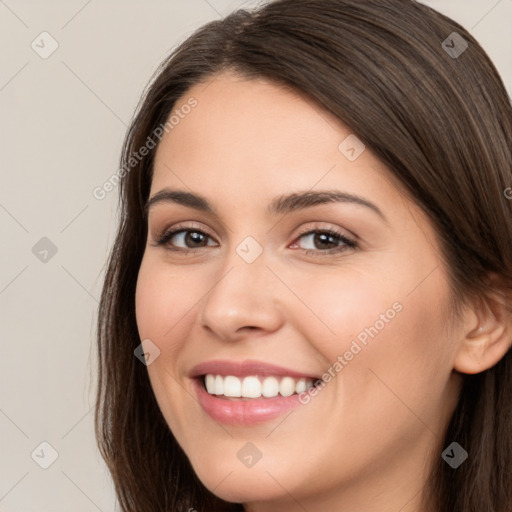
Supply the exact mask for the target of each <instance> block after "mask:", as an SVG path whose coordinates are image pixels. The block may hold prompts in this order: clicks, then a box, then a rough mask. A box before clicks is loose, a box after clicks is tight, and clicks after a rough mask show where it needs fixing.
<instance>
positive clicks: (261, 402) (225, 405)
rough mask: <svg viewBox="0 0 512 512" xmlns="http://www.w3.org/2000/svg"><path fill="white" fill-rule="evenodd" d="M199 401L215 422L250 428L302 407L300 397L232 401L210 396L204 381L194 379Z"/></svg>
mask: <svg viewBox="0 0 512 512" xmlns="http://www.w3.org/2000/svg"><path fill="white" fill-rule="evenodd" d="M192 382H193V385H194V388H195V391H196V394H197V399H198V401H199V403H200V404H201V407H202V408H203V409H204V411H205V412H206V413H207V414H208V415H209V416H210V417H211V418H212V419H214V420H215V421H217V422H219V423H224V424H227V425H239V426H249V425H254V424H256V423H263V422H265V421H269V420H271V419H274V418H277V417H278V416H280V415H281V414H284V413H285V412H287V411H289V410H291V409H294V408H295V407H298V406H299V405H300V401H299V395H291V396H276V397H275V398H247V399H236V400H231V399H229V398H220V397H218V396H215V395H210V393H208V392H207V391H206V389H204V387H203V383H202V379H193V381H192Z"/></svg>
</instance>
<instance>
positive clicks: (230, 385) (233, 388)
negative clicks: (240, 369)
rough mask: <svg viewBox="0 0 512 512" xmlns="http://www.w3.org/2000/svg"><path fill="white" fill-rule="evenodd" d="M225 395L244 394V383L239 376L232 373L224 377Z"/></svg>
mask: <svg viewBox="0 0 512 512" xmlns="http://www.w3.org/2000/svg"><path fill="white" fill-rule="evenodd" d="M224 396H232V397H240V396H242V383H241V382H240V379H239V378H238V377H233V376H232V375H228V376H227V377H224Z"/></svg>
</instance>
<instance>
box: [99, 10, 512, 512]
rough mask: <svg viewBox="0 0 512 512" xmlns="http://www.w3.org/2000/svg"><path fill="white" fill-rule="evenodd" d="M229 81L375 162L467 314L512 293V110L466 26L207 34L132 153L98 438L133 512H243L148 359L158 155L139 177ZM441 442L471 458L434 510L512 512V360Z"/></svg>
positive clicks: (420, 20)
mask: <svg viewBox="0 0 512 512" xmlns="http://www.w3.org/2000/svg"><path fill="white" fill-rule="evenodd" d="M453 32H457V34H458V35H459V36H460V37H461V38H462V40H463V41H465V42H466V43H467V45H468V46H467V48H466V49H465V51H462V52H461V53H460V54H458V55H457V54H453V52H452V53H451V54H450V51H449V50H448V48H447V47H446V46H447V45H446V44H445V43H443V41H446V40H447V38H449V37H453ZM462 40H460V39H458V40H457V41H458V44H459V43H460V42H461V41H462ZM448 41H450V44H448V47H449V48H453V47H454V45H455V43H454V42H453V39H448ZM459 48H460V49H462V50H463V49H464V45H462V46H459ZM228 69H229V70H234V71H236V72H238V73H239V74H241V75H243V76H246V77H248V78H253V77H254V78H255V77H263V78H267V79H271V80H273V81H274V82H275V83H279V84H282V85H286V86H288V87H291V88H292V89H294V90H298V91H301V92H303V93H306V94H307V95H309V97H311V98H313V99H314V100H316V101H317V102H318V104H319V105H321V106H322V107H324V108H326V109H327V110H329V111H330V112H332V113H334V114H335V115H336V116H337V117H338V118H339V119H340V120H342V121H343V122H344V123H345V124H346V125H347V126H349V127H350V128H351V131H352V132H353V133H355V134H356V135H357V137H359V138H360V139H361V140H362V141H363V142H364V144H366V145H367V146H368V147H370V148H372V150H373V151H374V153H375V154H376V155H377V157H379V158H380V159H381V160H382V162H383V163H385V164H386V165H387V166H388V167H389V169H390V171H391V172H392V174H393V175H394V177H395V178H396V179H397V182H399V183H400V184H401V185H403V187H404V189H405V190H406V191H407V193H408V194H409V195H410V196H411V197H412V198H413V200H414V201H415V202H416V204H417V205H418V206H419V207H420V208H421V209H422V210H423V211H424V212H425V213H426V214H427V215H428V218H429V219H430V221H431V222H432V224H433V226H434V227H435V229H436V231H437V234H438V237H439V240H440V242H441V246H442V251H443V257H444V258H445V261H446V263H447V266H448V268H449V278H450V282H451V284H452V291H453V296H454V297H456V301H455V302H454V311H456V312H457V311H458V310H457V308H458V307H459V306H460V305H461V304H462V303H464V301H465V300H466V299H467V298H468V297H469V296H471V295H472V294H480V295H481V294H485V293H486V292H487V291H488V290H489V288H488V287H489V284H488V282H487V281H486V276H487V275H488V273H489V272H493V273H495V274H497V275H498V276H499V277H500V278H501V279H502V280H503V282H505V283H507V284H508V283H511V282H512V259H511V255H512V204H511V201H509V200H507V199H506V197H505V195H506V194H505V195H504V190H506V189H507V187H510V186H512V150H511V148H512V108H511V103H510V99H509V97H508V95H507V92H506V89H505V87H504V85H503V83H502V81H501V79H500V77H499V75H498V73H497V71H496V69H495V67H494V65H493V64H492V62H491V61H490V59H489V58H488V56H487V55H486V54H485V52H484V51H483V49H482V48H481V46H480V45H479V44H478V43H477V41H475V39H474V38H473V37H472V36H471V35H470V34H469V33H468V32H467V31H466V30H465V29H464V28H463V27H462V26H460V25H459V24H457V23H455V22H454V21H452V20H450V19H448V18H446V17H445V16H443V15H441V14H439V13H437V12H435V11H434V10H432V9H430V8H429V7H427V6H425V5H422V4H419V3H417V2H415V1H413V0H386V1H382V0H358V1H354V0H277V1H274V2H271V3H269V4H267V5H265V6H263V7H261V8H259V9H258V10H255V11H252V12H251V11H246V10H239V11H236V12H234V13H232V14H231V15H229V16H227V17H226V18H224V19H223V20H220V21H213V22H210V23H208V24H207V25H205V26H203V27H202V28H200V29H199V30H197V31H196V32H195V33H194V34H193V35H192V36H191V37H189V38H188V39H187V40H186V41H185V42H183V43H182V44H181V45H180V46H179V47H178V48H177V49H176V50H175V51H174V52H173V53H172V55H171V56H170V57H169V58H167V59H166V60H165V61H164V62H163V63H162V64H161V66H160V68H159V69H158V71H157V73H156V76H155V77H154V78H153V79H152V81H151V82H150V85H149V86H148V88H147V89H146V91H145V93H144V95H143V97H142V100H141V102H140V104H139V107H138V109H137V112H136V114H135V116H134V119H133V121H132V123H131V126H130V128H129V130H128V133H127V136H126V139H125V143H124V147H123V155H122V159H121V169H124V171H123V172H122V173H120V176H121V177H122V179H121V182H120V198H121V202H120V208H121V215H120V224H119V228H118V233H117V238H116V240H115V244H114V246H113V249H112V252H111V255H110V259H109V264H108V270H107V273H106V278H105V283H104V288H103V292H102V296H101V303H100V307H99V316H98V349H99V385H98V395H97V402H96V410H95V426H96V436H97V441H98V446H99V449H100V452H101V454H102V456H103V458H104V460H105V461H106V464H107V466H108V468H109V470H110V472H111V474H112V477H113V481H114V484H115V489H116V493H117V496H118V499H119V503H120V505H121V507H122V510H123V511H124V512H150V511H158V512H163V511H188V510H189V509H194V510H197V511H198V512H214V511H221V510H222V511H229V510H243V507H242V505H240V504H229V503H226V502H223V501H222V500H220V499H218V498H217V497H215V496H214V495H213V494H211V493H210V492H209V491H208V490H207V489H206V488H205V487H204V486H203V485H202V484H201V482H200V481H199V480H198V479H197V477H196V475H195V474H194V472H193V470H192V468H191V466H190V464H189V462H188V459H187V457H186V455H185V454H184V453H183V451H182V450H181V448H180V447H179V446H178V444H177V442H176V440H175V438H174V437H173V435H172V433H171V432H170V429H169V427H168V425H167V424H166V422H165V421H164V418H163V416H162V414H161V412H160V410H159V407H158V405H157V402H156V400H155V398H154V395H153V392H152V389H151V386H150V383H149V378H148V374H147V369H146V368H145V366H144V365H143V364H141V363H140V361H139V360H138V359H137V358H136V357H134V350H135V348H136V347H137V346H138V345H139V344H140V343H141V340H140V338H139V335H138V330H137V324H136V319H135V287H136V282H137V274H138V269H139V267H140V264H141V260H142V256H143V253H144V248H145V243H146V236H147V223H146V218H145V215H144V205H145V202H146V200H147V198H148V194H149V190H150V185H151V179H152V165H153V156H154V150H153V151H151V152H150V153H149V154H148V155H147V156H146V157H145V158H143V159H141V160H140V161H137V162H136V163H135V164H134V162H133V161H131V162H130V164H128V162H129V161H130V157H133V154H134V153H136V152H138V151H139V149H140V148H141V147H142V146H144V144H146V141H147V140H148V137H150V136H151V135H152V134H154V133H155V132H154V131H155V129H157V128H158V127H159V126H162V125H164V124H165V122H166V121H167V118H168V116H169V114H170V112H171V111H172V109H173V108H174V106H175V104H176V102H177V100H178V99H181V98H183V97H186V92H187V90H188V89H189V88H190V87H191V86H192V85H195V84H197V83H199V82H201V81H204V80H207V79H208V78H211V77H212V76H214V75H215V74H216V73H221V72H222V71H225V70H228ZM132 164H134V165H132ZM443 441H444V445H443V448H444V447H446V446H448V445H449V444H450V443H451V442H453V441H456V442H458V443H459V444H460V445H461V446H462V447H464V449H465V450H466V451H467V452H469V454H470V457H469V458H468V459H467V460H466V461H465V462H464V463H463V464H462V465H461V466H460V467H459V468H457V469H456V470H454V469H452V468H451V467H449V466H448V464H446V463H445V462H444V461H443V460H442V459H441V453H439V454H438V455H439V456H437V457H436V458H435V460H434V461H433V463H432V472H431V475H430V478H429V480H428V482H427V485H426V487H425V489H424V493H423V494H424V504H425V509H426V510H430V509H432V510H436V511H439V512H491V511H492V512H510V511H512V355H511V352H510V351H509V352H508V353H507V354H506V355H505V356H504V357H503V358H502V359H501V360H500V361H499V362H498V363H497V364H496V365H495V366H493V367H492V368H490V369H489V370H487V371H484V372H482V373H479V374H476V375H466V376H464V383H463V387H462V391H461V394H460V398H459V402H458V405H457V407H456V410H455V412H454V414H453V417H452V419H451V421H450V423H449V425H447V429H446V432H445V437H444V439H443Z"/></svg>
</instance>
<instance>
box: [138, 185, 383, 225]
mask: <svg viewBox="0 0 512 512" xmlns="http://www.w3.org/2000/svg"><path fill="white" fill-rule="evenodd" d="M159 203H177V204H180V205H182V206H188V207H189V208H194V209H196V210H200V211H202V212H205V213H211V214H213V215H217V216H218V213H217V211H216V210H215V208H214V207H213V206H212V205H211V204H210V203H209V202H208V200H207V199H206V198H205V197H203V196H201V195H199V194H194V193H192V192H185V191H184V190H171V189H168V188H164V189H162V190H160V191H159V192H157V193H156V194H154V195H153V196H152V197H151V198H150V199H149V200H148V201H147V203H146V206H145V208H144V213H145V214H146V215H147V213H148V212H149V209H150V208H151V207H152V206H154V205H156V204H159ZM327 203H352V204H356V205H358V206H364V207H366V208H368V209H369V210H371V211H373V212H374V213H376V214H377V215H378V216H379V217H381V218H382V220H384V221H385V222H386V223H387V222H388V220H387V218H386V216H385V215H384V213H383V212H382V210H381V209H380V208H379V207H378V206H377V205H375V204H373V203H372V202H370V201H368V200H367V199H365V198H363V197H360V196H357V195H354V194H348V193H346V192H341V191H339V190H319V191H311V190H308V191H304V192H294V193H292V194H288V195H280V196H277V197H276V198H274V199H273V200H272V201H271V202H270V204H269V205H268V208H267V212H268V213H269V215H279V214H286V213H291V212H294V211H297V210H302V209H305V208H310V207H312V206H317V205H321V204H327Z"/></svg>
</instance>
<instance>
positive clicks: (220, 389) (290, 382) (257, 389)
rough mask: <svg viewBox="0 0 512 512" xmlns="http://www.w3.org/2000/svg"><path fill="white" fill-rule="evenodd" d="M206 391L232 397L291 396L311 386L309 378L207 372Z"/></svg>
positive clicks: (311, 382)
mask: <svg viewBox="0 0 512 512" xmlns="http://www.w3.org/2000/svg"><path fill="white" fill-rule="evenodd" d="M205 385H206V391H208V393H209V394H210V395H224V396H226V397H233V398H240V397H242V398H260V397H261V396H264V397H265V398H274V397H276V396H278V395H279V394H280V395H281V396H291V395H293V394H294V393H303V392H304V391H306V390H307V389H309V388H310V387H312V386H313V381H312V380H311V379H304V378H301V379H294V378H292V377H283V378H282V379H281V381H279V380H278V378H277V377H265V378H263V377H261V378H260V377H257V376H255V375H251V376H249V377H244V378H243V379H242V380H241V379H239V378H238V377H234V376H233V375H226V376H223V375H213V374H207V375H206V378H205Z"/></svg>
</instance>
